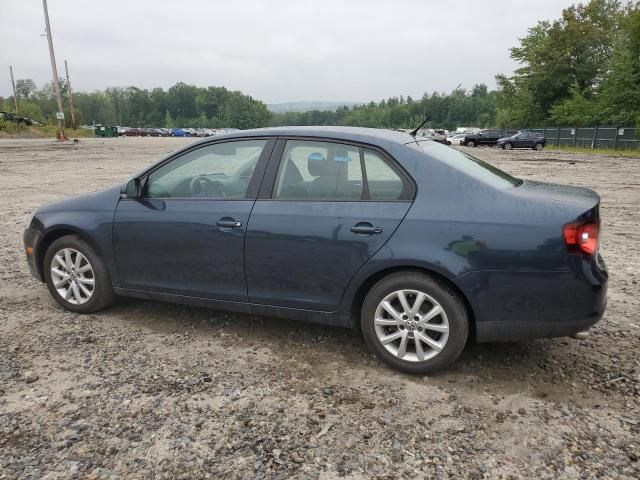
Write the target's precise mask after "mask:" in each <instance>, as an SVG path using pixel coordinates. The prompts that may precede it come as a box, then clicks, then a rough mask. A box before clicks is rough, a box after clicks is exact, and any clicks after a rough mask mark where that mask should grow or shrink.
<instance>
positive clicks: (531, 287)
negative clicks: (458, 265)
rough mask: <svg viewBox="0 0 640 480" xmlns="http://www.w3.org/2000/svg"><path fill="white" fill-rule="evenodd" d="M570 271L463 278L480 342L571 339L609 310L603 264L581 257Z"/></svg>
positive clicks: (478, 274)
mask: <svg viewBox="0 0 640 480" xmlns="http://www.w3.org/2000/svg"><path fill="white" fill-rule="evenodd" d="M575 261H576V264H575V265H574V267H575V269H574V270H572V271H568V272H470V273H468V274H464V275H462V276H460V277H458V282H457V283H458V285H459V286H460V287H461V289H462V290H463V291H464V292H465V293H466V295H467V299H468V300H469V304H470V305H471V308H472V310H473V315H474V319H475V327H476V340H477V341H478V342H499V341H518V340H527V339H534V338H550V337H564V336H571V335H574V334H575V333H577V332H580V331H583V330H586V329H588V328H589V327H591V326H593V325H594V324H596V323H597V322H598V321H600V319H601V318H602V316H603V315H604V312H605V310H606V307H607V272H606V268H605V266H604V262H602V259H601V258H600V259H598V261H596V259H594V258H589V259H587V258H581V259H580V258H577V257H576V259H575Z"/></svg>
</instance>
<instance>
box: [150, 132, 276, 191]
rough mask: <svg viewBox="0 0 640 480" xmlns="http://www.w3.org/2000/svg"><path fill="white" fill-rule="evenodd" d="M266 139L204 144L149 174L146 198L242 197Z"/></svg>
mask: <svg viewBox="0 0 640 480" xmlns="http://www.w3.org/2000/svg"><path fill="white" fill-rule="evenodd" d="M266 143H267V141H266V140H243V141H238V142H223V143H216V144H213V145H207V146H205V147H202V148H198V149H196V150H192V151H190V152H188V153H185V154H184V155H181V156H180V157H178V158H176V159H174V160H172V161H171V162H169V163H167V164H166V165H164V166H162V167H160V168H159V169H158V170H156V171H154V172H153V173H151V174H150V175H149V177H148V179H147V182H146V184H145V186H144V192H143V196H144V197H146V198H201V197H203V198H220V199H231V200H233V199H242V198H245V196H246V193H247V189H248V188H249V181H250V180H251V176H252V175H253V170H254V168H255V166H256V164H257V163H258V159H259V158H260V154H261V153H262V150H263V148H264V146H265V144H266Z"/></svg>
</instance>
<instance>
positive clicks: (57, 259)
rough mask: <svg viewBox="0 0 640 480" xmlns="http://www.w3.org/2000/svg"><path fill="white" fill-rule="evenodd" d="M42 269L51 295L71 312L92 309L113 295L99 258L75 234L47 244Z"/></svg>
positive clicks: (88, 311) (94, 310) (105, 302)
mask: <svg viewBox="0 0 640 480" xmlns="http://www.w3.org/2000/svg"><path fill="white" fill-rule="evenodd" d="M43 270H44V278H45V281H46V283H47V287H49V291H50V292H51V295H53V298H54V299H55V300H56V301H57V302H58V303H59V304H60V305H62V306H63V307H64V308H66V309H67V310H70V311H72V312H78V313H91V312H96V311H98V310H101V309H103V308H105V307H107V306H108V305H109V304H111V303H112V302H113V300H114V298H115V294H114V293H113V289H112V287H111V280H110V278H109V274H108V272H107V269H106V267H105V265H104V263H103V261H102V260H101V259H100V257H99V256H98V255H97V254H96V253H95V252H94V251H93V249H92V248H91V247H90V246H89V245H88V244H87V243H86V242H85V241H84V240H82V239H81V238H80V237H78V236H77V235H67V236H65V237H62V238H59V239H57V240H56V241H55V242H53V243H52V244H51V246H50V247H49V249H48V250H47V253H46V254H45V258H44V265H43Z"/></svg>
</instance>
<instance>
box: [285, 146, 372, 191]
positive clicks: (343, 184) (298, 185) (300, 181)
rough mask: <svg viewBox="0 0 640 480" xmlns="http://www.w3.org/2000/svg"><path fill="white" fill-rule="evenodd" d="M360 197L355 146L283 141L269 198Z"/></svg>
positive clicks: (360, 172)
mask: <svg viewBox="0 0 640 480" xmlns="http://www.w3.org/2000/svg"><path fill="white" fill-rule="evenodd" d="M361 197H362V170H361V168H360V154H359V151H358V148H356V147H352V146H349V145H342V144H338V143H330V142H316V141H309V140H289V141H287V144H286V146H285V149H284V152H283V154H282V159H281V161H280V167H279V169H278V176H277V178H276V188H275V191H274V192H273V198H276V199H287V200H326V201H340V200H342V201H345V200H347V201H348V200H360V199H361Z"/></svg>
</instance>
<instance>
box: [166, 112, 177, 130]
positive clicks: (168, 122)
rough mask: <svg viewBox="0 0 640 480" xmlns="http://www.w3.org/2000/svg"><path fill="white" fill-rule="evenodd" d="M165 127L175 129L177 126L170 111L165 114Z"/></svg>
mask: <svg viewBox="0 0 640 480" xmlns="http://www.w3.org/2000/svg"><path fill="white" fill-rule="evenodd" d="M164 126H165V128H173V127H174V126H175V125H174V123H173V117H172V116H171V112H170V111H169V110H165V112H164Z"/></svg>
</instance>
